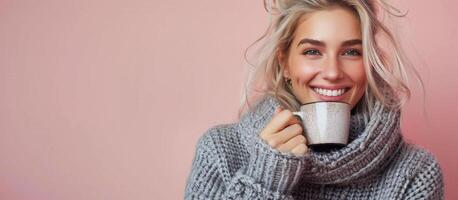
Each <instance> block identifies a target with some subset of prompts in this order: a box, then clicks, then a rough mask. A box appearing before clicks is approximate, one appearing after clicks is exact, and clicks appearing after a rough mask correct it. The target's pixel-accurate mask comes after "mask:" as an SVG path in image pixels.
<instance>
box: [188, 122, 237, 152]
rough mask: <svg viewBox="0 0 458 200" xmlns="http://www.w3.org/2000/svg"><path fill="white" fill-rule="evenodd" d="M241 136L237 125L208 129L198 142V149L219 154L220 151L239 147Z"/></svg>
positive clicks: (221, 125) (229, 124)
mask: <svg viewBox="0 0 458 200" xmlns="http://www.w3.org/2000/svg"><path fill="white" fill-rule="evenodd" d="M240 140H241V139H240V134H239V132H238V129H237V123H227V124H218V125H214V126H212V127H210V128H208V129H207V130H206V131H205V132H204V133H203V134H202V135H201V136H200V137H199V139H198V140H197V144H196V148H197V149H199V148H204V149H206V150H208V151H210V152H213V153H217V152H219V151H218V149H221V148H229V147H231V146H234V145H238V144H239V143H241V142H240Z"/></svg>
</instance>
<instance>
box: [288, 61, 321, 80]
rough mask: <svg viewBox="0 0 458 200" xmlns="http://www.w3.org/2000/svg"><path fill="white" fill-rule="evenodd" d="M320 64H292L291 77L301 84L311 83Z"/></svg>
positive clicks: (308, 62) (301, 62)
mask: <svg viewBox="0 0 458 200" xmlns="http://www.w3.org/2000/svg"><path fill="white" fill-rule="evenodd" d="M318 66H319V64H318V63H314V62H313V61H305V60H302V61H297V62H291V63H290V73H291V76H292V77H293V78H295V79H297V80H298V81H299V82H301V83H306V82H309V81H310V80H311V79H312V78H313V77H314V76H315V75H316V74H317V73H318V72H319V67H318Z"/></svg>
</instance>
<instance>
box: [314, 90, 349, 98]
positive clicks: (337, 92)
mask: <svg viewBox="0 0 458 200" xmlns="http://www.w3.org/2000/svg"><path fill="white" fill-rule="evenodd" d="M313 90H315V92H317V93H318V94H321V95H325V96H332V97H335V96H340V95H342V94H343V93H345V89H338V90H327V89H323V88H313Z"/></svg>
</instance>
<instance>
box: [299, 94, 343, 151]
mask: <svg viewBox="0 0 458 200" xmlns="http://www.w3.org/2000/svg"><path fill="white" fill-rule="evenodd" d="M350 112H351V105H350V104H348V103H345V102H329V101H319V102H312V103H307V104H304V105H302V106H301V108H300V111H298V112H293V114H294V115H296V116H298V117H300V119H301V121H302V125H303V126H302V127H303V128H304V133H305V137H306V138H307V143H308V145H309V146H311V147H314V146H316V147H318V146H324V145H331V146H346V145H347V143H348V134H349V129H350Z"/></svg>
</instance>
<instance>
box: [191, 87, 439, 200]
mask: <svg viewBox="0 0 458 200" xmlns="http://www.w3.org/2000/svg"><path fill="white" fill-rule="evenodd" d="M277 106H279V103H278V101H277V100H276V99H275V98H274V97H271V96H264V97H263V98H262V99H261V100H260V101H258V103H257V104H256V105H255V106H254V109H252V110H251V111H249V112H247V113H246V114H244V115H243V116H242V117H241V119H240V121H239V122H237V123H232V124H220V125H216V126H214V127H212V128H210V129H208V130H207V131H206V132H205V133H204V134H203V135H202V136H201V137H200V138H199V140H198V142H197V145H196V150H195V157H194V159H193V162H192V168H191V172H190V175H189V176H188V179H187V183H186V188H185V199H249V200H252V199H365V200H366V199H444V182H443V175H442V171H441V168H440V166H439V163H438V161H437V159H436V158H435V156H434V155H433V154H432V153H431V152H429V151H428V150H426V149H423V148H420V147H418V146H415V145H413V144H409V143H407V142H405V141H404V140H403V137H402V135H401V132H400V111H394V110H389V109H387V108H386V107H384V106H382V104H381V103H379V102H377V103H376V104H375V106H374V112H373V114H372V116H370V118H369V121H368V122H367V123H365V122H364V120H363V118H362V117H361V116H359V115H358V114H352V117H351V125H350V127H351V128H350V138H349V144H348V145H347V146H345V147H343V148H340V149H333V150H332V151H328V152H319V151H313V150H310V151H309V152H308V153H306V155H304V156H300V157H296V156H294V155H293V154H292V153H282V152H280V151H277V150H276V149H273V148H271V147H270V146H269V145H268V144H266V143H265V142H264V141H263V140H262V139H261V138H260V137H259V135H258V134H259V133H260V131H261V130H262V128H264V127H265V125H266V124H267V123H268V122H269V121H270V119H271V118H272V115H273V113H274V110H275V108H276V107H277Z"/></svg>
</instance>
